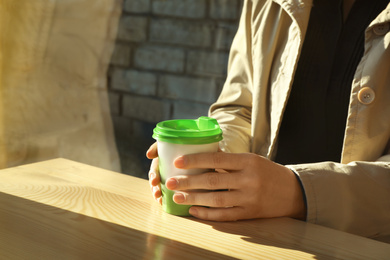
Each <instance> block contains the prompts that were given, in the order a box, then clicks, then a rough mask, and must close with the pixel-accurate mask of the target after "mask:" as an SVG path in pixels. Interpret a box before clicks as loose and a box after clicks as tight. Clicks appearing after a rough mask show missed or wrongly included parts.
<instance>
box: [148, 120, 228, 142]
mask: <svg viewBox="0 0 390 260" xmlns="http://www.w3.org/2000/svg"><path fill="white" fill-rule="evenodd" d="M153 138H154V139H157V140H159V141H163V142H167V143H174V144H209V143H214V142H219V141H221V140H222V130H221V128H219V125H218V122H217V120H215V119H214V118H211V117H206V116H202V117H199V118H198V119H178V120H167V121H162V122H160V123H158V124H157V125H156V127H155V128H154V130H153Z"/></svg>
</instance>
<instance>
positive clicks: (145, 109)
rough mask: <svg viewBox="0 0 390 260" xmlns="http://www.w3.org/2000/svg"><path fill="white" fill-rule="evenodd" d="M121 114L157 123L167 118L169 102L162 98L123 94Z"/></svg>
mask: <svg viewBox="0 0 390 260" xmlns="http://www.w3.org/2000/svg"><path fill="white" fill-rule="evenodd" d="M123 115H124V116H127V117H131V118H134V119H139V120H142V121H146V122H150V123H157V122H160V121H163V120H167V119H168V118H169V115H170V104H169V103H167V102H165V101H164V100H158V99H153V98H147V97H140V96H131V95H124V96H123Z"/></svg>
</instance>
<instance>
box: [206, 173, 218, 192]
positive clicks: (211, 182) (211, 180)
mask: <svg viewBox="0 0 390 260" xmlns="http://www.w3.org/2000/svg"><path fill="white" fill-rule="evenodd" d="M220 182H221V181H220V176H218V175H216V174H209V175H208V176H207V186H208V188H209V189H215V188H217V187H218V185H219V183H220Z"/></svg>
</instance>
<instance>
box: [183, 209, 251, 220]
mask: <svg viewBox="0 0 390 260" xmlns="http://www.w3.org/2000/svg"><path fill="white" fill-rule="evenodd" d="M190 214H191V215H192V216H194V217H196V218H199V219H203V220H211V221H236V220H239V219H246V218H247V217H246V216H245V209H244V208H243V207H232V208H205V207H198V206H193V207H191V208H190Z"/></svg>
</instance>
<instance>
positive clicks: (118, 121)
mask: <svg viewBox="0 0 390 260" xmlns="http://www.w3.org/2000/svg"><path fill="white" fill-rule="evenodd" d="M111 118H112V123H113V125H114V132H115V139H116V140H121V142H117V146H118V148H119V146H122V145H126V146H127V145H128V144H129V142H130V139H131V136H132V135H133V121H132V120H131V119H129V118H126V117H123V116H118V115H113V116H112V117H111ZM124 143H125V144H124Z"/></svg>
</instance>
